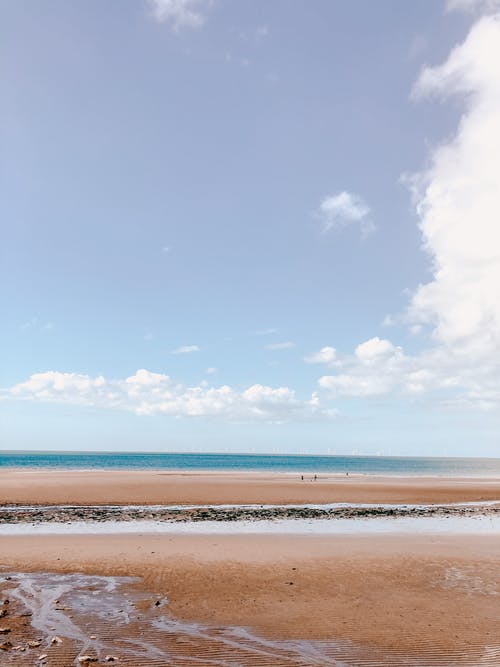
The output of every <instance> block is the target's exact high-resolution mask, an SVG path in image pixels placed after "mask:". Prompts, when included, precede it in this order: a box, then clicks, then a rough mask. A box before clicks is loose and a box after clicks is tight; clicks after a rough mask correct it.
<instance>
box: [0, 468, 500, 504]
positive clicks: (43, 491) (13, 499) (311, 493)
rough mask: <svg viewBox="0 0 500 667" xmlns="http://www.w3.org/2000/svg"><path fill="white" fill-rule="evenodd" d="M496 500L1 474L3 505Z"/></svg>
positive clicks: (437, 481)
mask: <svg viewBox="0 0 500 667" xmlns="http://www.w3.org/2000/svg"><path fill="white" fill-rule="evenodd" d="M481 500H483V501H487V500H500V480H498V479H477V478H462V479H458V478H457V479H451V478H445V477H442V478H439V477H427V478H425V477H419V478H415V477H406V478H402V477H374V476H351V475H350V476H349V477H346V476H335V475H319V478H318V480H317V481H312V479H311V475H309V474H308V475H305V479H304V481H301V479H300V475H296V474H290V473H234V472H231V473H214V472H187V473H185V472H164V471H124V472H122V471H103V470H99V471H84V472H81V471H63V472H62V471H46V470H44V471H41V470H15V469H4V470H1V471H0V504H7V503H20V504H26V505H31V504H121V503H130V504H134V503H135V504H150V505H153V504H225V503H235V504H238V503H264V504H280V503H283V504H286V503H332V502H352V503H422V504H427V503H450V502H462V501H463V502H465V501H467V502H471V501H481Z"/></svg>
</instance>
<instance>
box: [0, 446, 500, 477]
mask: <svg viewBox="0 0 500 667" xmlns="http://www.w3.org/2000/svg"><path fill="white" fill-rule="evenodd" d="M9 467H10V468H12V467H15V468H59V469H85V470H87V469H98V468H101V469H102V468H104V469H120V470H151V469H162V470H241V471H244V470H248V471H259V470H262V471H264V470H266V471H276V472H297V473H301V472H314V473H326V472H329V473H345V472H350V473H363V474H384V475H391V474H392V475H450V476H451V475H465V476H469V475H478V476H479V475H480V476H498V477H500V459H497V458H495V459H492V458H489V459H486V458H440V457H397V456H286V455H269V454H268V455H259V454H181V453H167V454H163V453H161V454H160V453H158V454H156V453H155V454H151V453H149V454H139V453H125V452H122V453H117V452H99V453H96V452H14V451H5V452H0V468H9Z"/></svg>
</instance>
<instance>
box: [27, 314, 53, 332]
mask: <svg viewBox="0 0 500 667" xmlns="http://www.w3.org/2000/svg"><path fill="white" fill-rule="evenodd" d="M19 328H20V330H21V331H52V329H54V324H53V322H44V321H41V320H39V319H38V317H32V318H31V320H28V321H27V322H23V323H22V324H21V326H20V327H19Z"/></svg>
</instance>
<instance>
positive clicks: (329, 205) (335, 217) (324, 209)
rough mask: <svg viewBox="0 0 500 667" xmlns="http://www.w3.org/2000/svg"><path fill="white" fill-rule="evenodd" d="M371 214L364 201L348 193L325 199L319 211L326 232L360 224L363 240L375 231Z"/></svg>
mask: <svg viewBox="0 0 500 667" xmlns="http://www.w3.org/2000/svg"><path fill="white" fill-rule="evenodd" d="M369 214H370V208H369V206H368V205H367V204H366V203H365V202H364V201H363V199H362V198H361V197H360V196H359V195H356V194H352V193H351V192H346V191H343V192H339V193H338V194H336V195H330V196H328V197H325V198H324V199H323V201H322V202H321V204H320V205H319V209H318V211H317V216H318V218H319V220H320V221H321V225H322V228H323V231H324V232H329V231H330V230H333V231H337V230H340V229H343V228H344V227H347V226H348V225H351V224H353V223H358V224H359V225H360V229H361V236H362V238H366V237H367V236H369V235H370V234H372V233H373V232H374V231H375V225H374V223H373V221H372V220H370V218H369V217H368V216H369Z"/></svg>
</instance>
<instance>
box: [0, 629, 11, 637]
mask: <svg viewBox="0 0 500 667" xmlns="http://www.w3.org/2000/svg"><path fill="white" fill-rule="evenodd" d="M9 632H10V628H5V627H4V628H0V635H7V634H8V633H9Z"/></svg>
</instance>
